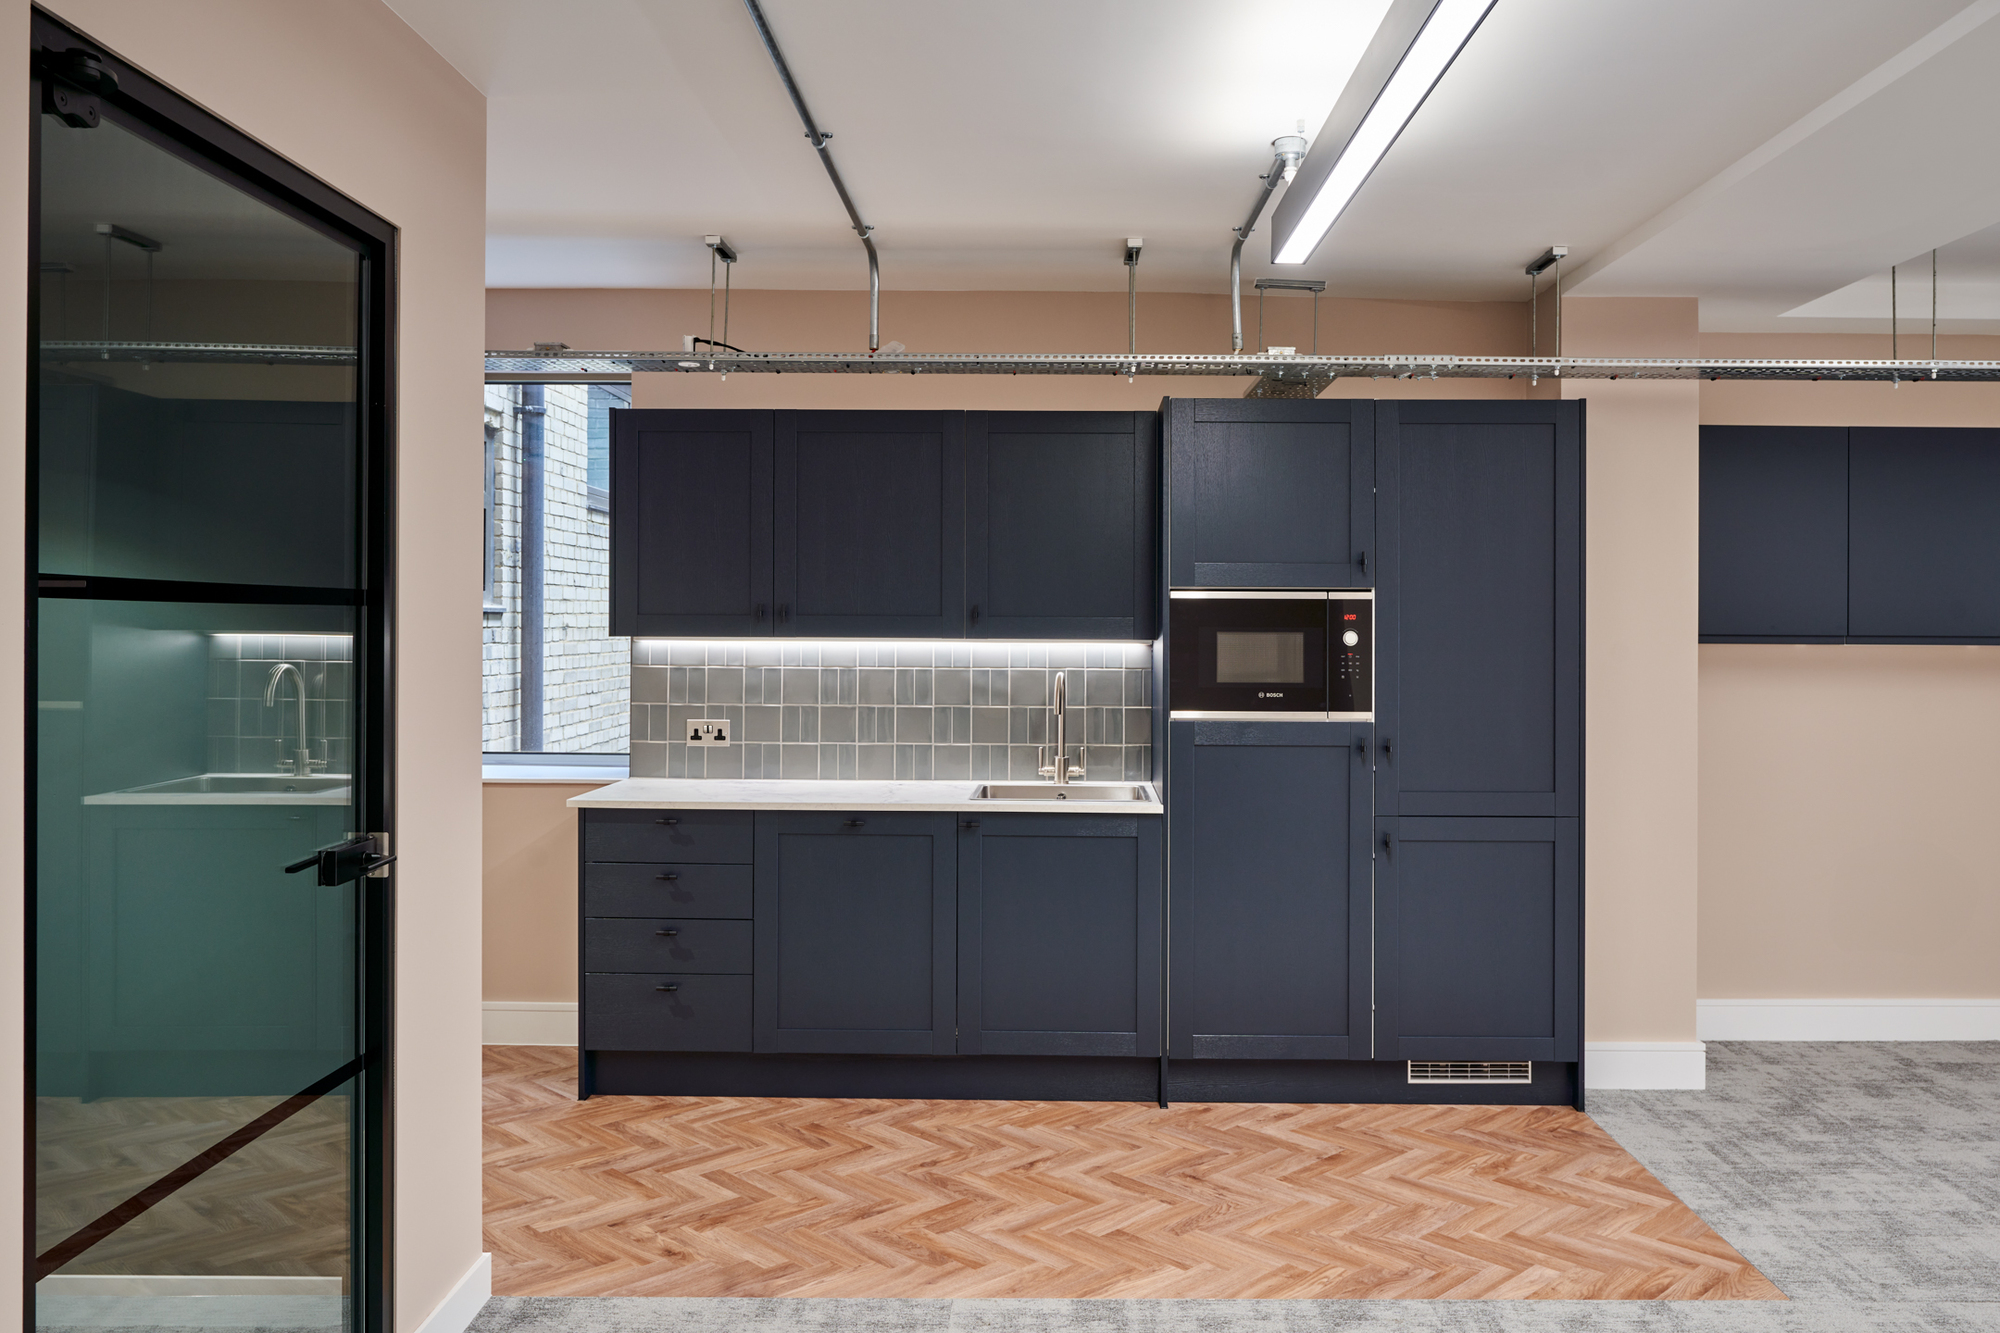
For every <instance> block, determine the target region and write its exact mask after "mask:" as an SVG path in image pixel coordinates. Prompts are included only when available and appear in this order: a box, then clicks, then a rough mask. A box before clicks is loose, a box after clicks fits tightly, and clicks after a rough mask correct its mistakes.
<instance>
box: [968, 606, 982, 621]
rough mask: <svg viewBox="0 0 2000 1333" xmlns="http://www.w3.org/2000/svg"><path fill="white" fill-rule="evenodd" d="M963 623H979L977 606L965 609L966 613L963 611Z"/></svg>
mask: <svg viewBox="0 0 2000 1333" xmlns="http://www.w3.org/2000/svg"><path fill="white" fill-rule="evenodd" d="M965 623H966V624H968V625H977V624H978V623H979V608H978V607H976V606H974V607H971V608H969V609H967V611H966V613H965Z"/></svg>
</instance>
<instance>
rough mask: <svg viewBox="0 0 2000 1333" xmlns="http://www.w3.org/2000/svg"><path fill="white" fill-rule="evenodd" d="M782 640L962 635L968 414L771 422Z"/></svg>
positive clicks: (786, 415) (789, 416)
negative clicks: (774, 434) (773, 427)
mask: <svg viewBox="0 0 2000 1333" xmlns="http://www.w3.org/2000/svg"><path fill="white" fill-rule="evenodd" d="M777 437H778V449H777V458H778V462H777V491H776V515H777V518H776V533H777V560H776V591H777V603H776V617H777V627H778V633H780V634H796V635H805V636H814V637H817V636H825V637H829V638H842V637H855V636H860V637H884V636H897V635H907V636H909V637H911V638H925V639H937V638H957V637H959V636H961V635H963V634H964V633H965V501H964V495H965V414H964V413H962V412H780V413H778V414H777Z"/></svg>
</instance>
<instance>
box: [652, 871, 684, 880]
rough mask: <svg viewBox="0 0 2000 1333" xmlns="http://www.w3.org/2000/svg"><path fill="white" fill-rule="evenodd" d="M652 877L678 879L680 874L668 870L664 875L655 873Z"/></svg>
mask: <svg viewBox="0 0 2000 1333" xmlns="http://www.w3.org/2000/svg"><path fill="white" fill-rule="evenodd" d="M653 878H654V879H679V878H680V875H679V874H678V873H676V872H673V871H669V872H668V873H667V874H664V875H655V876H653Z"/></svg>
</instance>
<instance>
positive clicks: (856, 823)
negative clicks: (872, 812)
mask: <svg viewBox="0 0 2000 1333" xmlns="http://www.w3.org/2000/svg"><path fill="white" fill-rule="evenodd" d="M867 822H868V821H867V820H865V819H850V820H847V821H846V825H847V827H848V828H860V827H861V826H862V825H864V824H866V823H867Z"/></svg>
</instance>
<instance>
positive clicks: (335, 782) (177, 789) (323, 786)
mask: <svg viewBox="0 0 2000 1333" xmlns="http://www.w3.org/2000/svg"><path fill="white" fill-rule="evenodd" d="M353 782H354V779H353V778H350V777H342V776H334V777H317V778H295V777H291V776H289V775H287V774H284V773H273V774H270V775H269V776H266V775H265V774H262V773H200V774H197V775H196V776H194V777H191V778H175V779H174V780H173V781H171V782H154V783H150V784H148V785H147V786H144V787H130V788H127V789H126V791H127V794H129V795H133V796H175V795H180V794H183V793H186V794H189V795H221V794H227V795H243V794H248V793H255V792H275V793H280V794H283V793H296V794H298V795H301V796H305V795H314V794H318V793H322V792H335V791H345V790H346V789H347V788H348V787H349V786H351V785H352V784H353Z"/></svg>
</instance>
